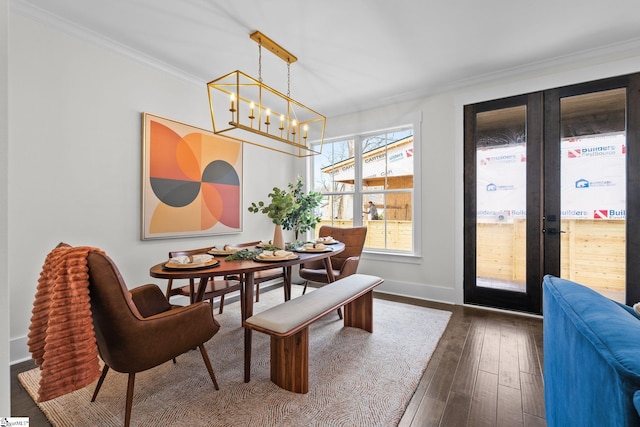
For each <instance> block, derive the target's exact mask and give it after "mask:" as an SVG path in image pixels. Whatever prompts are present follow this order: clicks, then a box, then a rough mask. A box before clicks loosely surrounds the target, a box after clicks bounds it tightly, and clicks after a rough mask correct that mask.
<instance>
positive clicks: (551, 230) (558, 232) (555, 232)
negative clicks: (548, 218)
mask: <svg viewBox="0 0 640 427" xmlns="http://www.w3.org/2000/svg"><path fill="white" fill-rule="evenodd" d="M542 232H543V233H549V234H560V233H566V231H564V230H558V229H557V228H543V229H542Z"/></svg>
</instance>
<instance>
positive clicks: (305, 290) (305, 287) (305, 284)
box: [302, 280, 309, 295]
mask: <svg viewBox="0 0 640 427" xmlns="http://www.w3.org/2000/svg"><path fill="white" fill-rule="evenodd" d="M307 283H309V281H308V280H305V281H304V288H303V289H302V295H304V293H305V292H307Z"/></svg>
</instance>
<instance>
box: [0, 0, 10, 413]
mask: <svg viewBox="0 0 640 427" xmlns="http://www.w3.org/2000/svg"><path fill="white" fill-rule="evenodd" d="M8 49H9V3H8V2H2V3H0V171H2V172H1V173H0V271H1V272H2V273H1V275H0V313H1V314H0V343H3V344H1V345H0V348H3V350H0V366H1V367H2V368H0V416H7V415H10V414H11V412H10V408H11V405H10V400H9V393H10V390H11V389H10V387H9V352H8V351H6V350H4V349H5V348H7V347H8V346H7V345H6V344H4V343H8V342H9V319H10V317H9V286H8V283H9V281H8V277H9V270H8V266H9V264H8V262H7V254H8V253H9V246H8V243H7V232H8V222H7V210H8V203H7V191H8V187H9V182H8V180H7V177H8V174H7V166H8V164H9V160H8V155H7V154H8V146H9V144H8V141H9V131H8V129H7V128H8V126H9V122H8V108H9V102H8V98H9V75H8V72H9V67H8V64H9V61H8V59H9V50H8Z"/></svg>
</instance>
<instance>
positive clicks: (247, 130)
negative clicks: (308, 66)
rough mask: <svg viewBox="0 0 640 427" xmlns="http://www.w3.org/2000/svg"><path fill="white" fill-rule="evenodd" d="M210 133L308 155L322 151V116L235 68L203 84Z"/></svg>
mask: <svg viewBox="0 0 640 427" xmlns="http://www.w3.org/2000/svg"><path fill="white" fill-rule="evenodd" d="M207 87H208V92H209V105H210V108H211V117H212V120H213V132H214V133H216V134H222V135H225V136H228V137H231V138H234V139H239V140H242V141H244V142H247V143H249V144H253V145H257V146H260V147H263V148H268V149H270V150H274V151H278V152H281V153H286V154H290V155H294V156H296V157H308V156H314V155H316V154H320V153H321V152H322V141H323V140H324V130H325V125H326V118H325V116H323V115H321V114H319V113H317V112H316V111H314V110H312V109H311V108H309V107H307V106H305V105H303V104H301V103H300V102H298V101H296V100H295V99H292V98H290V97H288V96H287V95H284V94H282V93H280V92H279V91H277V90H275V89H273V88H271V87H269V86H267V85H266V84H264V83H262V82H261V81H259V80H256V79H254V78H253V77H251V76H249V75H247V74H245V73H243V72H242V71H239V70H236V71H233V72H231V73H229V74H226V75H224V76H222V77H219V78H217V79H215V80H212V81H210V82H209V83H207Z"/></svg>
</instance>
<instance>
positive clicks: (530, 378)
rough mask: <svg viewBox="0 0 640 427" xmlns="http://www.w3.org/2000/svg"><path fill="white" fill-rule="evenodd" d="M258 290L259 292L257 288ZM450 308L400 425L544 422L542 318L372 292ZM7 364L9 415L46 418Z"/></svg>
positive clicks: (40, 422)
mask: <svg viewBox="0 0 640 427" xmlns="http://www.w3.org/2000/svg"><path fill="white" fill-rule="evenodd" d="M261 292H263V291H262V290H261ZM377 297H379V298H384V299H389V300H392V301H399V302H404V303H409V304H416V305H420V306H424V307H431V308H436V309H442V310H448V311H451V312H452V313H453V314H452V316H451V320H450V322H449V325H448V326H447V329H446V331H445V333H444V335H443V336H442V338H441V340H440V343H439V344H438V347H437V348H436V350H435V352H434V354H433V356H432V358H431V361H430V362H429V365H428V366H427V369H426V371H425V373H424V375H423V377H422V380H421V381H420V385H419V386H418V388H417V390H416V392H415V394H414V396H413V398H412V399H411V402H410V403H409V406H408V407H407V410H406V411H405V414H404V417H403V418H402V420H401V421H400V424H399V427H429V426H441V427H457V426H473V427H482V426H508V427H517V426H524V427H538V426H546V422H545V414H544V398H543V387H542V360H543V359H542V358H543V354H542V319H540V318H535V317H526V316H519V315H515V314H508V313H503V312H497V311H489V310H483V309H479V308H473V307H463V306H454V305H448V304H440V303H433V302H428V301H421V300H413V299H409V298H402V297H395V296H388V295H377ZM34 366H35V365H34V364H33V362H23V363H19V364H16V365H13V366H12V367H11V415H12V416H14V417H18V416H22V417H29V421H30V424H29V425H30V426H31V427H40V426H49V425H50V424H49V422H48V421H47V419H46V417H45V416H44V415H43V414H42V413H41V412H40V410H39V409H38V407H37V406H36V405H35V403H34V402H33V400H31V398H30V397H29V395H28V394H27V393H26V391H24V389H23V388H22V386H21V385H20V382H19V381H18V379H17V375H18V373H19V372H22V371H26V370H29V369H31V368H33V367H34Z"/></svg>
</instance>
